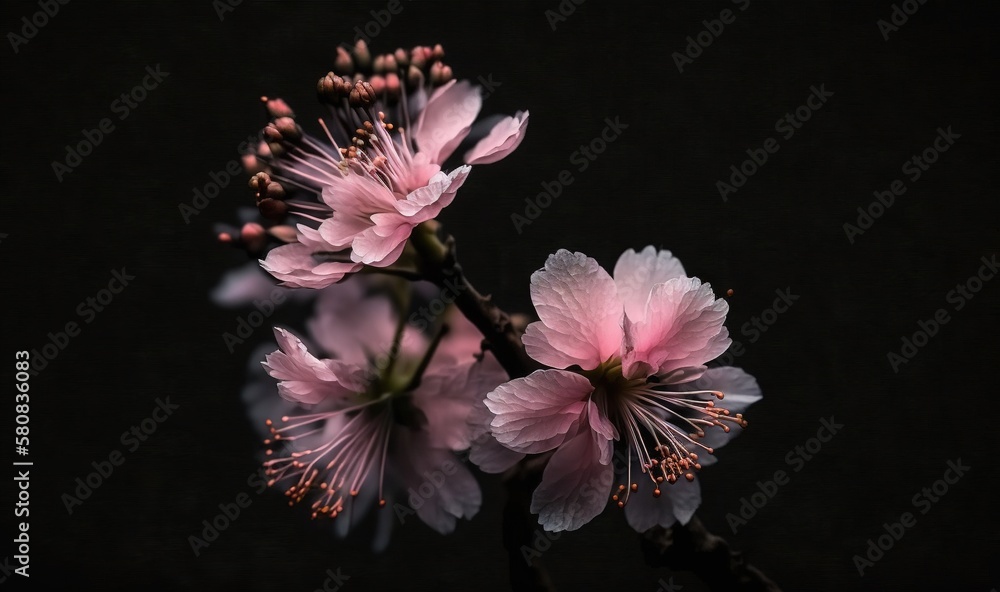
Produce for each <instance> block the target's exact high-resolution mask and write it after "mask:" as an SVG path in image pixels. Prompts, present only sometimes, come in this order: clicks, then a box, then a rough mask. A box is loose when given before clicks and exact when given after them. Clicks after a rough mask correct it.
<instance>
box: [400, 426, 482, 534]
mask: <svg viewBox="0 0 1000 592" xmlns="http://www.w3.org/2000/svg"><path fill="white" fill-rule="evenodd" d="M392 438H394V439H395V440H396V448H395V450H397V451H398V452H397V453H395V454H394V455H393V460H394V461H395V462H394V465H395V468H397V469H398V470H399V471H400V473H401V475H402V477H403V481H404V485H405V486H406V488H407V491H408V492H409V496H408V499H407V500H406V502H407V504H406V505H408V506H409V507H411V508H412V509H414V510H416V512H417V516H419V517H420V519H421V520H423V521H424V522H425V523H426V524H427V525H428V526H430V527H431V528H433V529H434V530H436V531H438V532H439V533H441V534H447V533H449V532H451V531H453V530H454V529H455V522H456V519H458V518H472V517H473V516H475V515H476V513H477V512H478V511H479V507H480V505H481V504H482V493H481V492H480V490H479V484H478V483H476V479H475V477H473V476H472V473H471V472H469V469H467V468H466V467H465V465H463V464H462V463H461V462H460V461H459V459H458V458H457V457H456V456H455V455H454V454H452V453H451V452H450V451H448V450H442V449H439V448H434V447H433V446H432V445H431V443H430V440H429V439H428V438H427V433H426V432H424V431H422V430H420V431H415V430H410V429H408V428H397V429H395V430H394V431H393V433H392Z"/></svg>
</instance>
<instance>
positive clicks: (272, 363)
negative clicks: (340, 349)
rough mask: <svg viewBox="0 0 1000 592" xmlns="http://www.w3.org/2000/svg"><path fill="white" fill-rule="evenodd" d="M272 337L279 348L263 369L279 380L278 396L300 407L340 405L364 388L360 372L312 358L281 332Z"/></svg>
mask: <svg viewBox="0 0 1000 592" xmlns="http://www.w3.org/2000/svg"><path fill="white" fill-rule="evenodd" d="M274 336H275V337H276V338H277V339H278V347H279V348H280V349H279V350H278V351H276V352H274V353H272V354H269V355H267V356H266V357H265V361H264V362H263V366H264V369H265V370H267V373H268V374H270V375H271V376H272V377H274V378H276V379H278V380H280V381H281V382H280V383H279V384H278V394H279V395H281V397H282V398H284V399H286V400H289V401H294V402H296V403H301V404H303V405H315V404H317V403H320V402H323V401H327V400H334V401H335V402H338V403H342V402H344V401H345V400H347V399H348V398H350V397H351V396H353V395H354V394H355V393H358V392H360V391H362V390H364V388H365V387H366V384H365V383H366V381H365V373H364V371H363V369H361V368H359V367H357V366H355V365H353V364H346V363H344V362H340V361H337V360H319V359H317V358H315V357H314V356H313V355H312V354H310V353H309V351H308V350H307V349H306V346H305V344H303V343H302V341H301V340H300V339H299V338H298V337H296V336H294V335H292V334H291V333H289V332H288V331H285V330H284V329H280V328H275V329H274Z"/></svg>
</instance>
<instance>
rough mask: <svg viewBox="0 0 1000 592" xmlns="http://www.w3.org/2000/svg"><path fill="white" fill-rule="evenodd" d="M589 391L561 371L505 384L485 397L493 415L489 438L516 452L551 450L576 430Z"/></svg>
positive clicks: (537, 373) (590, 388)
mask: <svg viewBox="0 0 1000 592" xmlns="http://www.w3.org/2000/svg"><path fill="white" fill-rule="evenodd" d="M593 390H594V387H593V385H591V384H590V381H589V380H587V379H586V378H584V377H583V376H580V375H579V374H574V373H572V372H565V371H562V370H536V371H534V372H532V373H531V374H529V375H528V376H525V377H524V378H517V379H514V380H512V381H510V382H505V383H504V384H501V385H500V386H498V387H497V388H495V389H494V390H492V391H490V393H489V394H487V395H486V406H487V407H488V408H489V410H490V411H492V412H493V414H494V415H495V417H494V418H493V421H492V422H491V424H490V426H491V428H492V432H493V436H494V437H495V438H496V439H497V441H498V442H500V443H501V444H503V445H504V446H506V447H508V448H510V449H511V450H515V451H517V452H525V453H529V454H535V453H539V452H545V451H548V450H552V449H553V448H555V447H557V446H559V445H560V444H562V443H563V442H564V441H565V440H566V438H567V437H568V435H570V432H571V430H572V429H573V428H576V427H577V426H579V422H580V419H581V418H580V414H581V413H583V410H584V409H585V408H586V404H587V397H588V395H589V394H590V393H591V392H592V391H593ZM588 431H589V430H588Z"/></svg>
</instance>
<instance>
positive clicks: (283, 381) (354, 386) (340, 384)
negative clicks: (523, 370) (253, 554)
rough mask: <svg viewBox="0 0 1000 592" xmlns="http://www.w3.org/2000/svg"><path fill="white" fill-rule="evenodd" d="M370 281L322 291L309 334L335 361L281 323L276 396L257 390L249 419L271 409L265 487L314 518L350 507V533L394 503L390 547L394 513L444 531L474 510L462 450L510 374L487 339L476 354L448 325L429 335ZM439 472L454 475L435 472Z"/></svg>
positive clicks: (387, 517) (387, 516)
mask: <svg viewBox="0 0 1000 592" xmlns="http://www.w3.org/2000/svg"><path fill="white" fill-rule="evenodd" d="M367 288H368V284H366V283H363V282H360V281H353V282H346V283H344V284H340V285H337V286H332V287H330V288H327V289H325V290H323V291H322V292H320V298H319V301H318V303H317V310H318V314H317V315H316V317H315V318H314V319H313V320H312V321H311V323H310V331H311V333H312V334H313V337H314V339H315V341H316V342H318V343H319V344H320V346H321V348H322V349H324V350H325V351H327V352H329V353H330V354H331V355H332V357H317V356H315V355H313V354H312V353H310V351H309V348H308V347H307V346H306V344H305V343H303V341H302V340H300V339H299V338H298V337H296V336H295V335H293V334H292V333H290V332H289V331H287V330H284V329H280V328H276V329H275V337H276V338H277V340H278V350H277V351H274V352H273V353H271V354H268V355H267V356H266V358H265V361H264V363H263V367H264V369H265V370H266V371H267V373H268V374H269V375H270V376H271V377H272V378H275V379H278V380H279V382H278V395H279V396H280V399H279V398H278V397H275V396H274V395H273V394H271V395H270V396H268V397H263V396H262V395H261V394H260V393H259V390H255V391H253V393H254V395H253V399H254V401H253V406H254V412H253V415H254V416H255V418H256V419H261V415H262V414H264V413H266V414H267V416H266V427H267V439H266V440H265V444H266V445H267V446H268V447H269V448H268V450H267V455H268V456H267V460H266V461H265V467H266V471H267V474H268V476H269V485H280V486H281V487H283V488H284V489H285V494H286V495H287V496H288V497H289V499H290V502H292V503H299V502H306V503H309V505H310V508H311V514H312V516H313V517H314V518H317V517H334V518H336V517H338V516H340V515H341V514H344V513H345V512H348V511H349V513H350V515H351V516H353V518H351V517H347V519H346V522H345V520H344V518H341V519H340V522H342V523H344V524H343V525H342V528H343V529H344V532H345V533H346V529H348V528H349V526H350V523H351V522H352V521H356V520H357V519H358V518H359V517H360V516H363V515H364V514H365V513H366V512H367V509H368V508H370V507H371V506H373V505H376V504H377V505H379V506H389V508H391V509H386V511H385V513H384V515H383V516H381V517H380V531H379V536H378V541H377V543H376V546H377V547H384V545H385V544H386V543H387V542H388V532H389V530H391V526H392V523H393V522H394V521H395V519H396V518H397V517H398V518H400V519H401V520H404V521H405V517H406V516H407V515H408V514H413V513H415V514H416V515H417V516H418V517H419V518H420V519H421V520H423V521H424V522H425V523H427V524H428V525H429V526H431V527H432V528H433V529H435V530H437V531H438V532H441V533H448V532H451V531H452V530H453V529H454V528H455V524H456V521H457V519H459V518H471V517H472V516H473V515H475V514H476V512H477V511H478V509H479V505H480V502H481V495H480V491H479V486H478V484H477V483H476V481H475V479H474V478H473V476H472V473H471V472H470V471H469V470H468V469H466V468H465V466H464V465H462V464H461V463H460V461H459V460H458V458H457V457H456V456H455V454H454V453H455V452H456V451H460V450H463V449H466V448H468V447H469V445H470V430H469V428H468V427H467V425H466V424H465V418H466V416H468V414H469V413H470V411H471V409H472V407H473V406H474V405H475V404H476V403H477V402H478V401H479V400H481V399H482V398H483V396H484V395H485V393H486V392H487V391H489V390H490V389H492V388H494V387H495V386H496V385H497V384H499V383H500V382H501V381H502V380H504V379H505V378H506V376H505V375H504V374H503V372H502V370H500V368H499V365H498V364H497V363H496V361H495V360H494V359H493V358H492V356H490V355H486V356H480V358H479V359H477V358H476V357H474V356H473V354H474V353H475V352H476V351H479V341H481V339H482V338H481V337H480V338H479V340H478V341H477V342H476V344H475V349H474V350H471V351H466V350H465V349H464V348H462V347H461V344H459V345H456V344H452V343H449V341H448V337H447V336H444V334H445V332H444V331H441V332H439V333H438V336H437V337H436V338H434V339H433V340H431V339H428V338H427V337H425V336H424V335H423V334H422V333H421V332H420V331H419V330H417V329H416V328H415V327H414V326H413V324H412V323H409V322H403V323H401V322H400V320H399V315H398V314H396V312H395V310H394V308H393V306H392V304H391V302H390V299H388V298H385V297H382V296H381V295H378V294H375V295H373V294H371V293H369V290H368V289H367ZM463 343H466V344H467V345H470V346H471V345H472V344H471V343H469V342H467V341H463ZM458 354H464V355H458ZM271 388H272V389H273V386H272V387H271ZM272 393H273V391H272ZM282 447H284V450H281V448H282ZM436 474H439V475H445V476H446V478H444V480H443V481H440V480H438V479H435V478H432V477H428V476H433V475H436ZM428 479H430V481H431V482H432V483H431V484H432V485H433V487H432V488H430V486H428V485H426V483H425V482H427V481H428ZM428 488H430V490H429V491H428ZM415 496H416V497H419V499H416V497H415Z"/></svg>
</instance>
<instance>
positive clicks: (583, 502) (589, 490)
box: [531, 429, 614, 532]
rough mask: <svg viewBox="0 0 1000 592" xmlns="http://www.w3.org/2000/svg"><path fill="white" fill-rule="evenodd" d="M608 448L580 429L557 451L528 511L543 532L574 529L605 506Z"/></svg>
mask: <svg viewBox="0 0 1000 592" xmlns="http://www.w3.org/2000/svg"><path fill="white" fill-rule="evenodd" d="M605 448H611V442H610V441H608V440H604V441H599V440H597V439H595V438H594V437H593V432H592V431H591V430H588V429H584V430H580V431H579V433H578V434H577V435H576V436H574V437H573V438H571V439H570V440H569V441H568V442H566V443H565V444H563V445H562V446H560V447H559V449H558V450H556V452H555V454H553V455H552V458H550V459H549V463H548V464H547V465H546V466H545V471H544V472H543V473H542V482H541V484H539V486H538V488H536V489H535V493H534V495H533V496H532V498H531V512H532V513H536V514H538V523H539V524H541V525H542V527H543V528H545V530H548V531H550V532H558V531H561V530H576V529H578V528H580V527H581V526H583V525H584V524H586V523H588V522H590V521H591V520H592V519H593V518H594V517H595V516H597V515H598V514H600V513H601V511H602V510H603V509H604V507H605V506H606V505H607V503H608V496H609V494H610V493H611V482H612V480H613V479H614V470H613V469H612V468H611V464H610V463H609V464H602V463H601V458H602V457H605V456H608V457H610V454H609V453H608V454H606V453H605V451H604V449H605Z"/></svg>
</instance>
